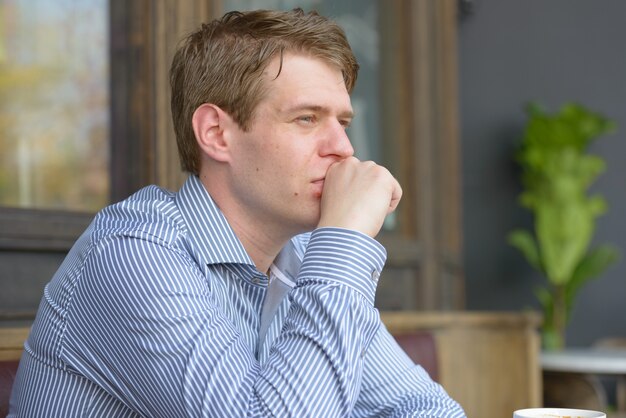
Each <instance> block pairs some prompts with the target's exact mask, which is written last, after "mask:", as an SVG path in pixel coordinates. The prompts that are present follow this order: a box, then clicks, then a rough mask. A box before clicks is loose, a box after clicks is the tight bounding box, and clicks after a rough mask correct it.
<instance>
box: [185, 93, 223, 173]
mask: <svg viewBox="0 0 626 418" xmlns="http://www.w3.org/2000/svg"><path fill="white" fill-rule="evenodd" d="M191 123H192V126H193V132H194V134H195V136H196V141H198V145H199V146H200V149H201V150H202V152H204V153H205V154H207V155H208V156H209V157H211V158H212V159H213V160H216V161H222V162H223V161H228V160H229V159H230V155H229V154H230V150H229V147H228V145H229V144H228V141H227V137H226V135H224V128H225V126H228V124H229V123H230V116H228V114H227V113H226V112H224V111H223V110H222V109H221V108H220V107H219V106H216V105H214V104H210V103H204V104H202V105H200V106H199V107H198V108H197V109H196V111H195V112H193V117H192V119H191Z"/></svg>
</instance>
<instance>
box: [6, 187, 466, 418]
mask: <svg viewBox="0 0 626 418" xmlns="http://www.w3.org/2000/svg"><path fill="white" fill-rule="evenodd" d="M385 259H386V252H385V250H384V248H383V247H382V246H381V245H380V244H378V243H377V242H376V241H375V240H373V239H371V238H369V237H367V236H365V235H363V234H360V233H357V232H355V231H349V230H343V229H338V228H320V229H317V230H315V231H313V232H312V233H311V234H305V235H302V236H297V237H295V238H293V239H292V240H291V242H290V243H289V244H288V245H287V246H286V247H285V248H284V249H283V251H282V252H281V253H280V254H279V256H278V257H277V259H276V261H275V262H274V265H273V266H272V268H271V269H270V271H271V272H272V273H271V274H270V277H268V276H266V275H265V274H263V273H261V272H259V271H257V270H256V268H255V267H254V264H253V262H252V260H251V259H250V257H249V256H248V254H247V253H246V252H245V250H244V248H243V246H242V244H241V243H240V241H239V240H238V239H237V237H236V236H235V234H234V233H233V231H232V229H231V228H230V226H229V225H228V223H227V222H226V219H225V218H224V216H223V215H222V213H221V212H220V211H219V209H218V207H217V206H216V205H215V203H214V202H213V201H212V199H211V197H210V196H209V194H208V193H207V192H206V190H205V189H204V187H203V186H202V184H201V183H200V181H199V180H198V178H197V177H195V176H191V177H190V178H189V179H188V180H187V182H186V183H185V184H184V185H183V187H182V188H181V190H180V191H179V192H178V193H170V192H167V191H165V190H162V189H160V188H158V187H155V186H151V187H147V188H145V189H143V190H141V191H139V192H137V193H136V194H135V195H133V196H132V197H130V198H128V199H127V200H125V201H123V202H120V203H118V204H115V205H112V206H109V207H108V208H106V209H104V210H103V211H101V212H100V213H99V214H98V215H97V216H96V218H95V219H94V221H93V222H92V224H91V225H90V226H89V228H88V229H87V230H86V231H85V233H84V234H83V235H82V236H81V238H80V239H79V240H78V241H77V242H76V244H75V245H74V247H73V248H72V250H71V251H70V253H69V254H68V256H67V258H66V259H65V261H64V262H63V264H62V265H61V267H60V268H59V270H58V271H57V273H56V274H55V276H54V277H53V279H52V280H51V282H50V283H49V284H48V285H47V286H46V287H45V291H44V295H43V298H42V301H41V305H40V307H39V311H38V314H37V318H36V319H35V322H34V324H33V326H32V329H31V333H30V336H29V338H28V340H27V341H26V343H25V346H24V348H25V350H24V354H23V356H22V360H21V363H20V368H19V372H18V376H17V378H16V381H15V385H14V389H13V394H12V398H11V413H10V414H9V416H10V417H64V418H68V417H79V416H80V417H140V416H142V417H167V418H172V417H187V416H189V417H201V416H203V417H266V416H276V417H308V416H312V417H336V416H343V417H382V416H389V417H405V416H414V417H463V416H465V415H464V413H463V411H462V409H461V408H460V406H459V405H458V404H457V403H456V402H455V401H453V400H452V399H450V398H449V397H448V395H447V394H446V393H445V391H444V390H443V389H442V388H441V386H440V385H438V384H437V383H435V382H433V381H432V380H431V379H430V378H429V376H428V375H427V373H426V372H425V371H424V370H423V369H422V368H421V367H420V366H418V365H415V364H413V363H412V362H411V361H410V360H409V358H408V357H407V356H406V355H405V354H404V352H402V350H401V349H400V348H399V347H398V345H397V344H396V343H395V341H394V340H393V337H392V336H391V335H390V334H389V332H388V331H387V330H386V329H385V327H384V325H383V324H382V323H381V321H380V317H379V314H378V311H377V310H376V309H375V308H374V294H375V289H376V280H377V277H378V272H379V271H380V270H381V269H382V267H383V265H384V263H385ZM268 289H270V291H268ZM281 289H282V290H281ZM283 294H284V295H286V296H285V297H283ZM261 330H262V334H261Z"/></svg>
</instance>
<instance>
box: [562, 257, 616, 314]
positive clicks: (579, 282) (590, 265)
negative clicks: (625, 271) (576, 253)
mask: <svg viewBox="0 0 626 418" xmlns="http://www.w3.org/2000/svg"><path fill="white" fill-rule="evenodd" d="M619 259H620V252H619V250H618V249H617V248H615V247H613V246H611V245H600V246H599V247H596V248H594V249H593V250H591V251H589V252H588V253H587V254H586V255H585V257H583V259H582V260H581V261H580V263H578V266H576V269H575V270H574V273H573V274H572V278H571V280H570V281H569V282H568V283H567V284H566V288H565V289H566V303H567V305H568V306H569V307H571V306H572V304H573V301H574V298H575V297H576V294H577V293H578V291H579V290H580V289H581V288H582V287H583V286H584V285H585V284H586V283H587V282H588V281H590V280H591V279H594V278H598V277H600V275H601V274H602V272H603V271H604V270H606V268H607V267H608V266H610V265H611V264H613V263H615V262H616V261H618V260H619Z"/></svg>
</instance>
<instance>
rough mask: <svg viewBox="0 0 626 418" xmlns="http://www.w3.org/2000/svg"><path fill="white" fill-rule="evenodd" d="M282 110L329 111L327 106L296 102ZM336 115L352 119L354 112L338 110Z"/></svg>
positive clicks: (293, 111) (292, 111)
mask: <svg viewBox="0 0 626 418" xmlns="http://www.w3.org/2000/svg"><path fill="white" fill-rule="evenodd" d="M283 110H284V111H285V112H289V113H295V112H300V111H312V112H322V113H330V112H329V108H328V107H325V106H320V105H316V104H312V103H298V104H295V105H293V106H287V107H285V108H284V109H283ZM338 116H339V117H340V118H344V119H353V118H354V112H353V111H352V110H346V111H344V112H340V113H339V115H338Z"/></svg>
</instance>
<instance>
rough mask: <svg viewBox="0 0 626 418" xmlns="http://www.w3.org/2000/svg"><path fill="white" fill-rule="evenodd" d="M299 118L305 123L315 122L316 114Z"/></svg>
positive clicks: (299, 120)
mask: <svg viewBox="0 0 626 418" xmlns="http://www.w3.org/2000/svg"><path fill="white" fill-rule="evenodd" d="M297 120H298V122H303V123H313V122H315V116H313V115H305V116H299V117H298V119H297Z"/></svg>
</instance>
